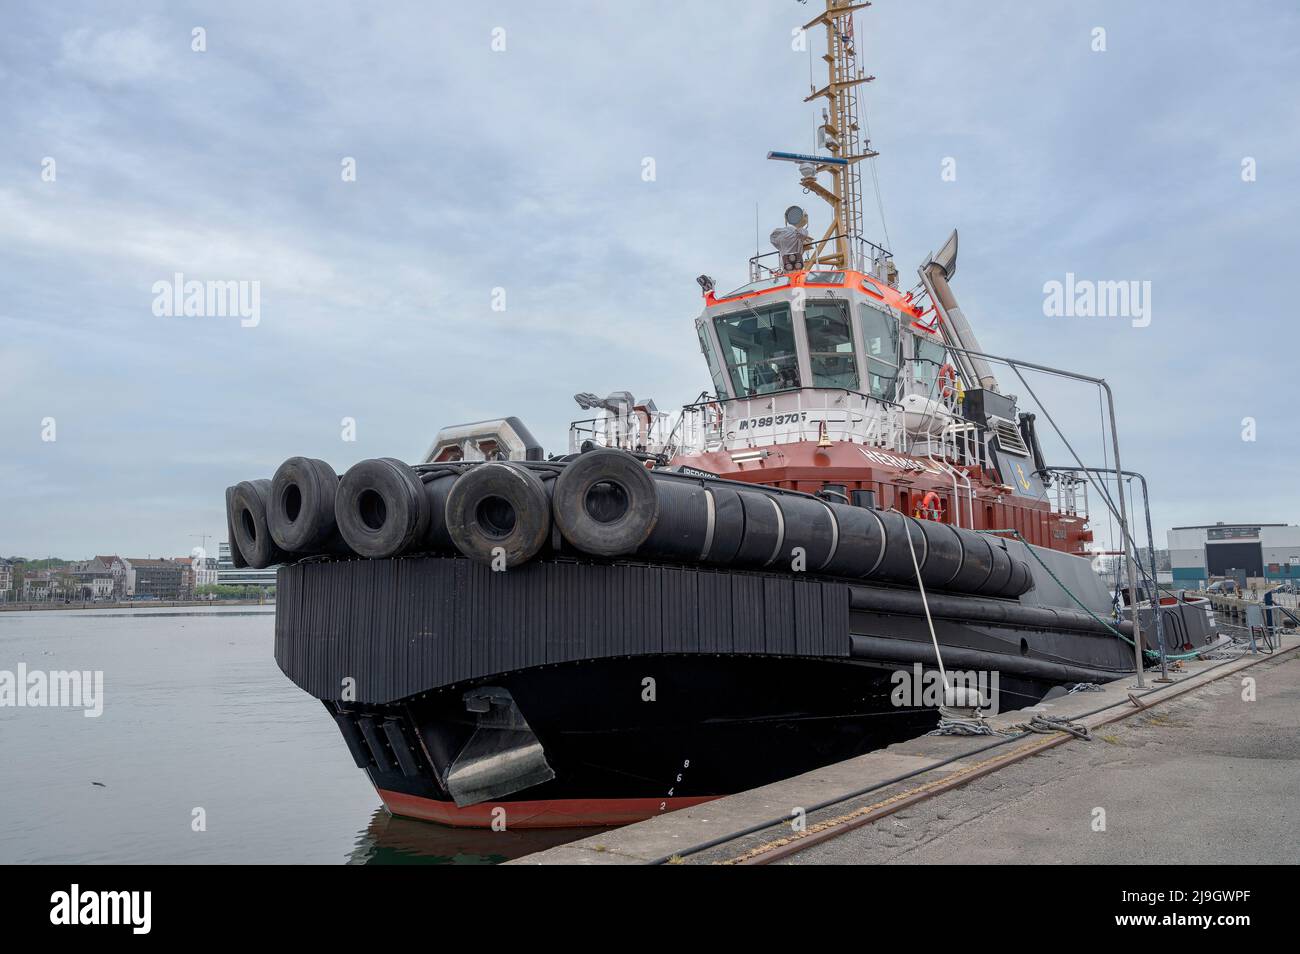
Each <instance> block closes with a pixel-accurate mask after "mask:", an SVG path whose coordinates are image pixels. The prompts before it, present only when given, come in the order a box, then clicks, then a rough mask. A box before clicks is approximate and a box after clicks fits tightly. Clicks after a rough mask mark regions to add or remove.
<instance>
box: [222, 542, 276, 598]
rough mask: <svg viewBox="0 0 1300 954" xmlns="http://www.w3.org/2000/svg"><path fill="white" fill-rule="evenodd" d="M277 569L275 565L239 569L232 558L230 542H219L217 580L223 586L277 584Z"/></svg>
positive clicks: (268, 585)
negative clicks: (263, 567) (256, 568)
mask: <svg viewBox="0 0 1300 954" xmlns="http://www.w3.org/2000/svg"><path fill="white" fill-rule="evenodd" d="M275 571H276V567H273V566H268V567H267V568H266V569H264V570H254V569H253V568H252V567H251V566H249V567H244V568H243V569H242V570H241V569H238V568H236V567H235V564H234V561H233V560H231V558H230V544H229V543H218V544H217V582H218V583H220V584H221V585H222V586H267V587H270V586H275Z"/></svg>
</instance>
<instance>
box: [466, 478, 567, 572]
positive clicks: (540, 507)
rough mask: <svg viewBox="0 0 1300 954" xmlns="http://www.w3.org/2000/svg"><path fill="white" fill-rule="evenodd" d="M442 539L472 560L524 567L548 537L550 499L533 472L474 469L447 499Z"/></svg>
mask: <svg viewBox="0 0 1300 954" xmlns="http://www.w3.org/2000/svg"><path fill="white" fill-rule="evenodd" d="M446 520H447V534H448V535H449V536H450V537H451V541H452V543H454V544H455V545H456V549H457V550H459V551H460V552H461V553H463V554H465V556H467V557H469V558H470V559H471V560H476V561H478V562H479V563H487V564H490V565H493V566H494V567H495V566H496V565H497V563H496V561H497V560H498V559H503V560H504V561H505V566H508V567H510V566H518V565H519V564H520V563H526V562H527V561H529V560H531V559H532V558H533V557H535V556H536V555H537V554H538V553H540V552H541V549H542V547H543V546H545V545H546V542H547V540H548V538H549V537H550V533H551V498H550V496H549V495H548V494H547V491H546V485H545V484H544V483H543V482H542V479H541V478H540V477H538V476H537V474H535V473H534V472H533V471H531V470H529V469H528V468H526V467H521V466H519V465H518V464H515V463H510V462H504V461H492V462H491V463H487V464H478V465H476V466H475V467H473V468H472V469H471V470H470V471H469V472H468V473H466V474H465V475H464V476H462V477H460V478H459V479H458V480H457V481H456V482H455V483H454V484H453V485H452V487H451V490H450V491H449V492H448V494H447V509H446Z"/></svg>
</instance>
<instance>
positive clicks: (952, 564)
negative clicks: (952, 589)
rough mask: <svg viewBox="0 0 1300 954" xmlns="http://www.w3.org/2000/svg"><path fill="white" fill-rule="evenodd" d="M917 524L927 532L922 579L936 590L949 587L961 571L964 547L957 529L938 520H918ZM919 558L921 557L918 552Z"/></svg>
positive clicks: (923, 531)
mask: <svg viewBox="0 0 1300 954" xmlns="http://www.w3.org/2000/svg"><path fill="white" fill-rule="evenodd" d="M917 525H918V526H919V527H920V528H921V532H922V533H924V534H925V554H926V555H925V566H924V567H922V568H921V579H922V580H924V581H925V585H926V586H929V587H933V588H934V589H936V590H943V589H947V588H948V584H949V583H951V582H952V580H953V577H955V576H956V575H957V574H958V573H959V572H961V560H962V548H961V538H959V537H958V536H957V531H956V530H954V529H953V528H952V527H950V526H949V525H948V524H946V523H942V522H940V521H938V520H918V521H917ZM917 559H920V556H919V554H918V556H917Z"/></svg>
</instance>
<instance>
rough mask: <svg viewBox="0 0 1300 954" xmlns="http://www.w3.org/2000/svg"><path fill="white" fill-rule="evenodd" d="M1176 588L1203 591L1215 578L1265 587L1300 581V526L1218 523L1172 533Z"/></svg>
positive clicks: (1180, 528) (1178, 528)
mask: <svg viewBox="0 0 1300 954" xmlns="http://www.w3.org/2000/svg"><path fill="white" fill-rule="evenodd" d="M1168 539H1169V562H1170V564H1171V567H1172V572H1173V577H1174V584H1175V585H1176V586H1182V587H1188V588H1193V587H1202V586H1204V585H1205V583H1206V581H1207V580H1209V579H1210V578H1212V577H1226V576H1233V577H1240V576H1244V577H1245V578H1246V579H1247V580H1262V581H1264V582H1265V583H1274V582H1281V581H1283V580H1300V527H1294V526H1288V525H1287V524H1284V523H1253V524H1252V523H1215V524H1207V525H1205V526H1197V527H1174V528H1173V529H1172V530H1170V531H1169V538H1168Z"/></svg>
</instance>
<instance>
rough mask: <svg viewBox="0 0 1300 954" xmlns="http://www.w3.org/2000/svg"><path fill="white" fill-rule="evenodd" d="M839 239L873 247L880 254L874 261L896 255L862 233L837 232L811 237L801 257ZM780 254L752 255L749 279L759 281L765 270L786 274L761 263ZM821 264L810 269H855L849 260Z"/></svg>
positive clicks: (860, 254) (862, 256) (860, 255)
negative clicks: (818, 267)
mask: <svg viewBox="0 0 1300 954" xmlns="http://www.w3.org/2000/svg"><path fill="white" fill-rule="evenodd" d="M839 239H848V240H849V241H850V242H857V243H858V244H859V246H866V247H868V248H871V249H873V250H874V251H875V252H877V253H879V254H877V255H873V256H872V257H871V260H872V261H881V260H889V259H892V258H893V257H894V253H893V252H891V251H890V250H889V249H887V248H885V247H884V246H883V245H877V244H876V243H875V242H872V241H870V240H868V239H864V238H863V237H862V236H861V235H855V234H849V233H839V234H836V235H828V236H825V237H823V238H818V239H811V238H810V239H809V240H808V241H807V242H805V243H804V244H803V248H802V249H800V258H801V259H802V258H803V257H804V256H805V255H806V254H807V252H808V251H810V250H811V249H814V248H824V247H825V246H827V245H829V244H830V243H831V242H835V241H838V240H839ZM854 251H856V252H858V255H859V257H860V258H861V259H862V261H863V262H865V261H866V256H865V255H863V254H862V250H861V249H855V250H854ZM780 255H781V253H780V252H779V251H773V252H764V253H762V254H761V255H754V256H751V257H750V259H749V279H750V281H758V279H760V278H761V277H762V275H761V274H760V271H765V272H767V273H768V274H769V275H773V276H775V275H784V274H785V272H784V270H782V269H779V268H769V267H768V266H766V265H763V264H760V263H761V262H762V260H763V259H765V258H772V257H776V258H777V259H778V260H779V258H780ZM819 264H822V265H824V263H819V262H814V263H812V265H813V267H812V268H811V269H809V270H812V271H817V270H820V271H831V272H833V271H842V270H844V269H850V270H853V264H851V263H848V262H846V263H845V264H843V265H840V266H838V267H831V266H825V267H824V268H822V269H817V268H816V266H817V265H819ZM858 270H860V269H858Z"/></svg>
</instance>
